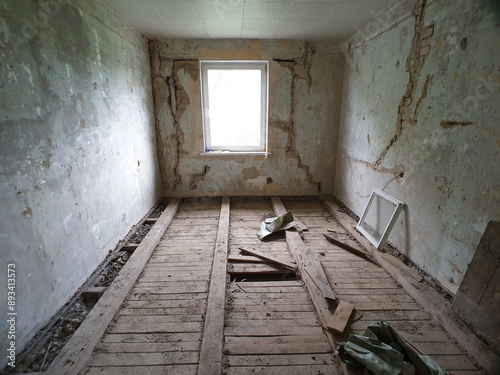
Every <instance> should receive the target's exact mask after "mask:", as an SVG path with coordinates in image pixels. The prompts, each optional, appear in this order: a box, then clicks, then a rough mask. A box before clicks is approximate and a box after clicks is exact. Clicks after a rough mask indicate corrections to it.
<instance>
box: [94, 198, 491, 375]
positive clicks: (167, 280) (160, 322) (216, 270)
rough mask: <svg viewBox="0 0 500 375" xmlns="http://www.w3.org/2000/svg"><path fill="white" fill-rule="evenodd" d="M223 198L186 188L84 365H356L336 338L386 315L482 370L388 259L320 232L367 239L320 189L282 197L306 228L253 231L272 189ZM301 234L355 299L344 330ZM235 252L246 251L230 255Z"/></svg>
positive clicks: (473, 372) (257, 370)
mask: <svg viewBox="0 0 500 375" xmlns="http://www.w3.org/2000/svg"><path fill="white" fill-rule="evenodd" d="M275 201H276V199H275ZM223 202H226V203H223ZM223 202H221V200H220V199H210V200H196V199H194V200H190V199H188V200H186V201H185V202H184V203H183V204H182V205H181V206H180V208H179V209H178V211H177V214H176V215H175V217H174V218H173V220H172V221H171V223H170V225H169V227H168V229H167V230H166V231H165V233H164V234H163V235H162V236H161V240H160V242H159V243H158V245H157V246H156V249H155V250H154V251H153V253H152V255H151V257H150V259H149V261H148V262H147V263H146V264H145V266H144V267H143V269H141V270H142V273H141V274H140V276H139V277H138V278H137V281H136V283H135V285H133V287H131V288H130V291H129V292H128V294H127V296H126V298H125V300H124V301H123V303H122V305H121V308H120V309H119V310H118V312H117V313H116V314H115V315H114V319H113V320H112V322H111V324H110V325H109V326H108V328H107V331H106V333H105V334H104V335H103V336H102V338H101V339H100V340H99V341H98V343H97V345H96V346H95V350H94V352H93V354H92V356H91V357H90V361H89V362H88V367H87V368H86V370H85V373H86V374H160V373H161V374H165V373H170V374H180V375H182V374H186V375H188V374H189V375H191V374H193V375H194V374H197V375H199V374H210V375H216V374H234V375H238V374H245V375H247V374H266V375H268V374H273V375H279V374H286V375H295V374H301V375H302V374H305V375H307V374H314V375H317V374H319V373H323V374H334V375H337V374H341V373H342V371H344V373H351V372H350V369H349V368H348V367H345V366H344V367H342V366H341V365H340V364H339V360H338V358H337V357H336V356H335V354H334V346H335V345H334V343H335V342H337V341H345V340H346V339H347V338H348V335H349V334H361V333H362V332H363V331H364V330H365V328H366V327H367V326H368V325H369V324H370V323H371V322H375V321H386V322H387V323H389V324H390V325H391V326H392V327H393V328H394V329H395V330H396V331H397V332H398V333H399V334H400V335H401V337H403V338H404V339H406V340H408V341H410V342H411V343H412V344H413V345H415V346H416V347H417V348H418V349H419V350H421V351H422V352H424V353H426V354H429V355H430V356H431V357H432V358H433V359H434V360H436V361H437V362H438V363H439V364H441V365H442V366H443V368H445V369H446V370H449V371H451V372H452V373H454V374H457V375H479V374H480V373H481V372H480V371H479V370H478V368H477V367H476V366H475V363H474V361H473V360H471V358H470V357H468V356H467V354H466V353H465V351H464V350H463V348H462V347H460V346H459V345H457V344H456V343H455V342H454V340H453V339H451V338H450V336H449V335H448V334H447V333H446V332H445V331H444V330H443V329H442V328H441V326H440V325H439V323H438V322H437V321H436V320H434V319H433V317H432V316H431V314H429V313H428V312H427V311H425V310H424V309H423V308H422V307H421V305H420V304H418V303H417V302H416V301H415V300H414V299H413V298H412V297H411V296H409V295H408V293H407V292H406V291H405V290H404V289H403V288H402V287H401V285H400V284H399V283H398V282H396V280H395V279H394V278H393V277H392V276H391V275H390V274H389V273H387V271H385V270H384V268H382V267H380V266H379V265H377V264H374V263H372V262H370V261H368V260H367V259H366V258H364V257H361V256H358V255H356V254H353V253H350V252H349V251H346V250H344V249H342V248H340V247H338V246H335V245H333V244H332V243H330V242H328V241H327V240H326V239H325V238H324V237H323V234H324V233H329V234H331V235H333V236H335V237H336V238H338V239H340V240H342V241H343V242H345V243H347V244H349V245H350V246H354V247H358V248H359V249H361V250H363V248H362V247H361V245H360V244H359V243H358V242H357V241H356V240H355V239H354V238H353V237H352V235H351V234H350V233H349V232H348V231H347V230H346V229H345V228H344V227H342V225H340V224H339V222H337V221H336V220H335V219H334V218H333V217H332V215H331V213H330V212H329V211H328V210H327V209H326V208H325V206H324V205H323V204H322V202H321V201H320V200H319V199H316V198H283V199H282V205H283V206H284V209H286V210H290V211H292V212H293V213H294V215H295V216H296V217H297V218H299V219H300V221H301V222H302V223H303V225H305V226H306V227H307V230H306V231H302V232H301V233H300V234H299V233H297V232H294V230H291V231H289V232H287V234H285V233H278V234H274V235H273V237H271V238H270V239H269V240H267V241H260V240H258V238H257V236H256V235H257V232H258V231H259V230H260V223H261V221H263V220H264V219H265V218H268V217H273V216H275V212H274V210H273V205H272V201H271V199H270V198H248V199H247V198H240V197H238V198H232V199H231V204H230V206H229V201H228V200H224V201H223ZM328 230H330V231H328ZM224 233H226V235H224ZM287 239H288V241H287ZM297 246H298V247H302V249H304V254H305V255H307V254H308V253H307V251H311V252H313V253H312V254H309V255H308V256H307V259H309V260H310V259H313V260H315V261H317V262H318V265H319V266H320V267H321V270H323V271H324V276H325V280H323V282H324V283H328V285H329V286H330V287H331V289H332V290H333V292H334V293H335V296H336V297H337V299H338V300H341V301H345V302H349V303H351V304H353V305H354V309H355V311H354V313H353V314H352V315H351V319H350V320H349V323H348V324H347V327H346V328H345V331H344V333H343V334H337V335H335V336H333V335H332V334H331V333H327V332H326V331H325V329H324V328H323V327H322V324H324V322H323V320H324V318H325V317H327V316H331V315H332V314H333V312H334V310H335V304H336V302H335V303H334V304H332V303H329V302H327V301H326V300H325V298H324V295H323V294H322V293H321V290H320V289H319V287H318V285H317V282H318V281H317V280H315V279H314V276H311V275H308V272H310V270H311V267H307V265H306V267H305V268H303V264H304V263H303V264H302V265H301V261H302V262H303V261H304V260H303V259H301V258H300V257H299V258H297V256H296V254H295V253H294V251H295V252H296V247H297ZM239 247H243V248H246V247H249V248H253V249H255V250H257V251H258V252H262V253H265V254H266V255H268V258H270V259H271V260H272V258H273V257H275V258H279V259H280V260H283V261H285V262H287V263H288V264H297V266H298V267H299V269H301V274H302V275H299V277H298V278H297V279H295V274H294V273H293V272H292V271H290V270H287V269H286V268H283V267H280V266H279V265H278V264H275V263H273V262H272V261H269V260H268V261H265V262H264V261H259V260H258V259H254V258H255V257H254V258H249V254H243V253H242V252H241V251H240V250H239ZM304 254H303V255H302V257H304ZM227 255H229V256H230V257H231V258H230V259H229V261H228V260H227ZM240 256H245V257H246V258H247V259H246V260H245V259H234V260H233V258H234V257H240ZM309 260H308V262H309ZM226 262H227V264H226ZM292 262H295V263H292ZM306 263H307V262H306ZM301 267H302V268H301ZM141 270H139V272H141ZM312 272H313V274H316V272H320V270H319V269H316V271H312ZM229 277H231V278H232V280H229ZM228 280H229V281H228ZM212 292H213V293H212ZM211 296H212V297H211ZM210 298H213V301H212V302H210ZM354 319H359V320H357V321H356V322H353V320H354ZM221 322H222V323H221ZM204 346H205V348H204ZM202 352H204V353H205V354H201V355H200V353H202ZM210 363H211V364H210Z"/></svg>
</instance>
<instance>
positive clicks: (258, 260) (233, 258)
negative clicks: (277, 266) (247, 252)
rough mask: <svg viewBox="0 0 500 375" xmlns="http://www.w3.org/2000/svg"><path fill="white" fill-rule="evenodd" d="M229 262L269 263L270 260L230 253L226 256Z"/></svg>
mask: <svg viewBox="0 0 500 375" xmlns="http://www.w3.org/2000/svg"><path fill="white" fill-rule="evenodd" d="M227 260H228V261H229V262H247V263H269V262H270V261H268V260H266V259H262V258H257V257H249V256H242V255H230V256H228V257H227Z"/></svg>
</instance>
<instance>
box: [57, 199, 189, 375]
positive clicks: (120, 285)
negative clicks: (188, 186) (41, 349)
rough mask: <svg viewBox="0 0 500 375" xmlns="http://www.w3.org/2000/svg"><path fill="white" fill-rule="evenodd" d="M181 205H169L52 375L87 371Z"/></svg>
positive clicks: (175, 201) (66, 348) (64, 351)
mask: <svg viewBox="0 0 500 375" xmlns="http://www.w3.org/2000/svg"><path fill="white" fill-rule="evenodd" d="M179 204H180V199H177V198H176V199H173V200H172V201H171V202H170V203H169V205H168V207H167V208H166V209H165V210H164V211H163V213H162V214H161V216H160V218H159V219H158V220H157V222H156V224H154V225H153V227H152V228H151V229H150V231H149V232H148V234H147V235H146V237H144V239H143V240H142V241H141V243H140V245H139V246H138V247H137V249H136V250H135V251H134V253H133V254H132V255H131V256H130V259H129V260H128V261H127V263H125V265H124V266H123V268H122V269H121V271H120V273H119V274H118V276H117V277H116V278H115V280H114V281H113V283H112V284H111V285H110V286H109V288H108V289H107V290H106V292H105V293H104V294H103V295H102V297H101V298H100V299H99V301H97V303H96V304H95V306H94V308H93V309H92V310H91V311H90V313H89V314H88V315H87V317H86V318H85V320H84V321H83V322H82V324H81V325H80V327H78V329H77V330H76V331H75V333H74V334H73V336H72V337H71V339H70V340H69V341H68V342H67V343H66V345H65V346H64V347H63V348H62V349H61V351H60V352H59V355H58V356H57V357H56V358H55V359H54V361H53V362H52V363H51V365H50V367H49V368H48V370H47V373H48V374H54V375H60V374H78V373H79V372H80V371H82V370H83V368H84V366H85V365H86V363H87V361H88V360H89V359H90V356H91V355H92V352H93V351H94V349H95V347H96V345H97V344H98V342H99V340H100V339H101V337H102V335H103V334H104V332H105V331H106V329H107V327H108V325H109V323H110V322H111V320H112V319H113V317H114V316H115V314H116V312H117V311H118V309H119V308H120V305H121V304H122V302H123V300H124V299H125V297H126V296H127V295H128V293H129V292H130V290H131V289H132V287H133V286H134V284H135V281H136V279H137V277H138V276H139V275H140V273H141V272H142V269H143V268H144V266H145V265H146V263H147V261H148V260H149V258H150V257H151V254H152V253H153V251H154V249H155V248H156V245H157V244H158V243H159V242H160V239H161V237H162V235H163V233H164V232H165V230H166V229H167V228H168V226H169V225H170V223H171V222H172V219H173V218H174V216H175V214H176V212H177V209H178V207H179Z"/></svg>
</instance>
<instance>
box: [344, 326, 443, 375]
mask: <svg viewBox="0 0 500 375" xmlns="http://www.w3.org/2000/svg"><path fill="white" fill-rule="evenodd" d="M338 354H339V356H340V359H341V360H342V361H343V362H345V363H347V364H349V365H354V366H356V365H358V366H359V365H360V366H363V367H365V368H366V369H368V370H370V371H371V372H372V373H373V374H375V375H377V374H388V375H399V374H402V375H414V374H415V373H417V372H416V371H418V373H420V374H430V375H445V374H446V372H445V371H444V370H443V369H442V368H441V367H440V366H439V365H438V364H437V363H436V362H434V360H433V359H431V358H430V357H429V356H426V355H423V354H421V353H419V351H418V350H417V349H416V348H415V347H414V346H413V345H412V344H410V343H409V342H408V341H406V340H404V339H403V338H402V337H401V336H399V335H398V334H397V333H396V331H394V329H393V328H392V327H391V326H390V325H389V324H387V323H385V322H374V323H372V324H370V325H369V326H368V327H367V328H366V329H365V331H364V332H363V333H362V334H361V335H349V339H348V340H347V342H342V343H339V345H338Z"/></svg>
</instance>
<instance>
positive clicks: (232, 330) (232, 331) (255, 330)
mask: <svg viewBox="0 0 500 375" xmlns="http://www.w3.org/2000/svg"><path fill="white" fill-rule="evenodd" d="M224 333H225V335H226V337H228V336H252V337H259V336H290V335H323V329H322V328H321V327H320V326H319V325H317V324H316V325H313V326H286V327H282V326H274V325H269V326H265V327H241V326H240V327H226V328H225V332H224ZM298 338H299V337H298Z"/></svg>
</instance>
